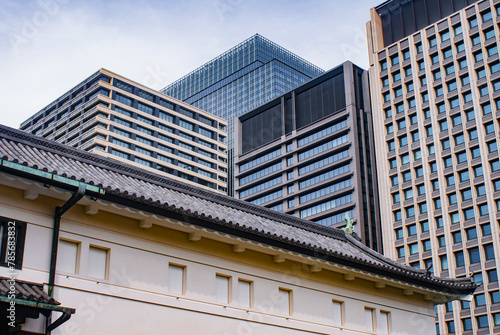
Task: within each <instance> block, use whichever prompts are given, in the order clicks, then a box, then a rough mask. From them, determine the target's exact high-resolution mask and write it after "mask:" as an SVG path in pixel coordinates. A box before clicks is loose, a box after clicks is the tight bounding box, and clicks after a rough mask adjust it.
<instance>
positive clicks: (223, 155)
mask: <svg viewBox="0 0 500 335" xmlns="http://www.w3.org/2000/svg"><path fill="white" fill-rule="evenodd" d="M20 128H21V130H24V131H26V132H29V133H32V134H35V135H38V136H43V137H45V138H47V139H50V140H54V141H56V142H59V143H63V144H67V145H69V146H72V147H75V148H79V149H83V150H86V151H89V152H93V153H96V154H99V155H101V156H104V157H107V158H112V159H115V160H118V161H121V162H124V163H128V164H132V165H135V166H140V167H142V168H144V169H146V170H149V171H151V172H157V173H160V174H165V175H168V176H169V177H171V178H173V179H176V180H185V181H187V182H188V183H190V184H192V185H200V186H202V187H205V188H208V189H211V190H214V191H217V192H220V193H224V194H225V193H227V144H226V138H227V130H226V129H227V122H226V121H225V120H223V119H221V118H219V117H216V116H214V115H212V114H209V113H207V112H205V111H202V110H200V109H198V108H196V107H193V106H191V105H189V104H187V103H184V102H182V101H179V100H177V99H174V98H172V97H169V96H167V95H165V94H162V93H159V92H157V91H155V90H153V89H150V88H148V87H145V86H144V85H141V84H139V83H137V82H134V81H132V80H129V79H127V78H124V77H122V76H120V75H117V74H116V73H113V72H111V71H108V70H105V69H100V70H99V71H97V72H96V73H94V74H93V75H92V76H90V77H89V78H87V79H85V80H84V81H83V82H81V83H80V84H78V85H76V86H75V87H73V88H72V89H71V90H70V91H68V92H67V93H65V94H63V95H62V96H61V97H59V98H58V99H57V100H55V101H54V102H52V103H50V104H49V105H48V106H47V107H45V108H43V109H42V110H41V111H39V112H38V113H36V114H35V115H33V116H32V117H30V118H29V119H28V120H26V121H25V122H23V123H22V124H21V127H20Z"/></svg>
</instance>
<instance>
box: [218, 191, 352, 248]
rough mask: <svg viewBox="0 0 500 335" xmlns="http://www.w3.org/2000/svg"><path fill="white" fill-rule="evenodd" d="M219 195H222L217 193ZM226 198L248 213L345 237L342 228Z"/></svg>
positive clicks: (297, 226)
mask: <svg viewBox="0 0 500 335" xmlns="http://www.w3.org/2000/svg"><path fill="white" fill-rule="evenodd" d="M217 196H218V197H220V196H221V195H219V194H217ZM226 199H229V203H230V204H231V205H236V206H238V209H240V210H243V211H245V212H247V213H251V214H255V215H257V216H261V217H265V218H267V219H272V220H275V221H278V222H281V223H283V224H287V225H289V226H292V227H295V228H300V229H304V230H306V231H311V230H313V231H314V232H316V233H318V234H321V235H326V236H332V237H338V238H341V239H342V238H343V236H344V234H345V233H344V232H343V231H342V230H340V229H336V228H330V227H326V226H321V225H319V224H316V223H314V222H312V221H309V220H305V219H302V218H298V217H296V216H293V215H289V214H286V213H282V212H277V211H274V210H272V209H269V208H266V207H263V206H258V205H254V204H252V203H250V202H247V201H244V200H241V199H236V198H232V197H229V196H228V197H227V198H226ZM227 204H228V202H226V203H224V205H227Z"/></svg>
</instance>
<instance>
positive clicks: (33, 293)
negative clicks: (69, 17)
mask: <svg viewBox="0 0 500 335" xmlns="http://www.w3.org/2000/svg"><path fill="white" fill-rule="evenodd" d="M9 280H10V279H9V278H7V277H0V296H4V297H7V296H9V295H10V284H9ZM14 288H15V298H16V299H21V300H27V301H33V302H36V303H43V304H49V305H60V304H61V303H60V302H59V301H57V300H55V299H54V298H52V297H50V296H49V295H48V294H47V293H45V292H44V290H43V284H39V283H32V282H27V281H23V280H18V279H16V280H15V284H14Z"/></svg>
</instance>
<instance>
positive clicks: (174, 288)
mask: <svg viewBox="0 0 500 335" xmlns="http://www.w3.org/2000/svg"><path fill="white" fill-rule="evenodd" d="M185 271H186V267H184V266H180V265H174V264H169V265H168V292H169V293H171V294H175V295H182V294H184V292H185Z"/></svg>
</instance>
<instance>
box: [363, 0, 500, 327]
mask: <svg viewBox="0 0 500 335" xmlns="http://www.w3.org/2000/svg"><path fill="white" fill-rule="evenodd" d="M445 5H446V6H445ZM448 5H449V6H448ZM450 6H452V7H450ZM453 6H454V7H453ZM432 8H437V9H435V10H434V9H432ZM453 8H455V9H454V10H453ZM370 13H371V21H370V22H368V24H367V31H368V42H369V55H370V83H371V98H372V108H373V111H372V113H373V117H374V133H375V147H376V152H377V171H378V180H379V191H380V199H381V206H380V209H381V222H382V232H383V241H384V254H385V255H387V256H388V257H391V258H393V259H397V260H398V261H400V262H402V263H406V264H409V265H411V266H414V267H417V268H429V267H430V266H432V268H431V270H432V271H434V274H436V275H442V276H451V277H457V278H459V277H463V276H466V275H469V274H471V275H473V277H474V279H475V281H476V282H477V283H480V284H481V286H480V287H479V289H478V290H477V291H476V293H475V297H474V301H473V302H471V303H470V304H467V303H460V302H454V303H449V304H445V305H442V306H439V307H437V308H436V311H437V312H438V316H437V317H436V321H438V323H437V324H436V327H437V332H438V333H440V334H449V333H456V334H497V333H500V313H498V311H500V299H499V298H500V292H499V286H498V285H499V283H498V276H497V269H498V267H499V265H500V263H499V260H500V240H499V232H500V231H499V225H498V218H499V214H498V211H499V208H500V207H499V204H500V200H499V199H500V193H499V191H500V174H499V173H500V165H499V164H500V163H499V155H498V149H497V143H498V140H499V135H498V134H499V129H500V127H499V123H498V118H499V116H500V63H499V58H498V47H499V42H498V41H499V39H500V28H499V22H500V2H499V1H495V0H492V1H452V2H446V1H444V2H443V1H440V2H439V4H438V2H437V1H428V2H427V5H424V3H423V1H408V2H402V1H388V2H385V3H383V4H381V5H380V6H378V7H376V8H373V9H371V12H370ZM411 13H415V14H414V16H413V14H412V15H410V14H411ZM412 17H413V19H412ZM432 17H435V18H437V19H435V20H432V19H431V20H429V21H425V20H428V18H432ZM398 20H399V21H398ZM396 24H397V25H399V26H402V28H401V29H400V30H397V29H396V28H395V27H396V26H395V25H396ZM419 25H420V26H419ZM391 29H392V30H391ZM384 34H391V35H390V36H389V37H388V36H384ZM395 34H396V35H399V37H397V38H396V39H395V38H394V37H395V36H396V35H395Z"/></svg>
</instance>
